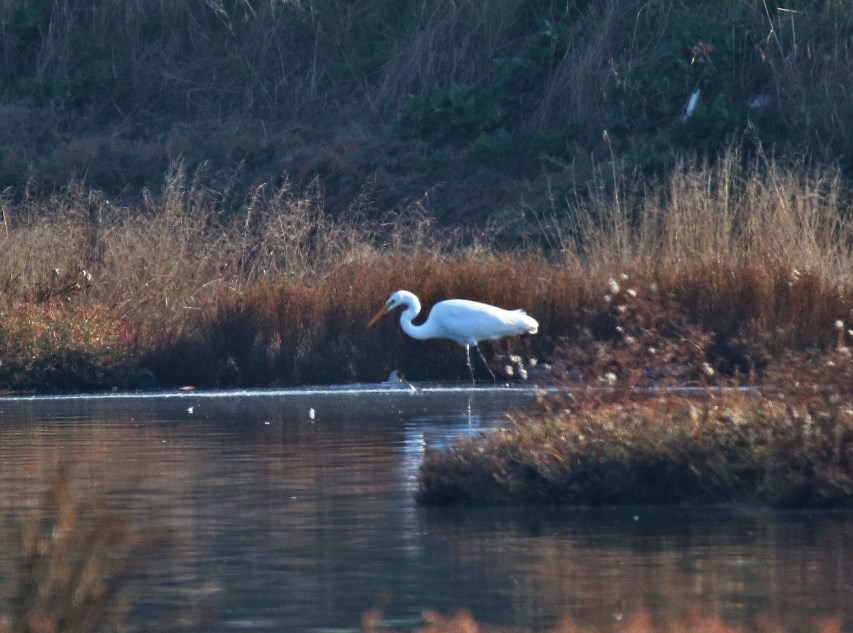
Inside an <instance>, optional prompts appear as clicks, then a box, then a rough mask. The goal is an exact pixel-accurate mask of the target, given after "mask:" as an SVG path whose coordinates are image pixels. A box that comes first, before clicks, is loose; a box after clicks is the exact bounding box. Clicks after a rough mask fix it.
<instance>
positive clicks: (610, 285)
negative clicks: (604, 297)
mask: <svg viewBox="0 0 853 633" xmlns="http://www.w3.org/2000/svg"><path fill="white" fill-rule="evenodd" d="M607 290H608V291H610V294H612V295H615V294H618V292H619V282H618V281H616V280H615V279H613V277H609V278H608V279H607Z"/></svg>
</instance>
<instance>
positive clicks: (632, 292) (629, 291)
mask: <svg viewBox="0 0 853 633" xmlns="http://www.w3.org/2000/svg"><path fill="white" fill-rule="evenodd" d="M625 292H627V293H628V296H629V297H631V298H632V299H633V298H634V297H636V296H637V291H636V290H634V289H633V288H628V290H626V291H625Z"/></svg>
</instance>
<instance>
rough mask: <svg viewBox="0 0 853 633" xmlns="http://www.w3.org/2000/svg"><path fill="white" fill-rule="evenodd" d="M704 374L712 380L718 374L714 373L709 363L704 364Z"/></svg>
mask: <svg viewBox="0 0 853 633" xmlns="http://www.w3.org/2000/svg"><path fill="white" fill-rule="evenodd" d="M702 373H703V374H705V375H706V376H708V377H709V378H710V377H711V376H713V375H714V374H715V373H716V372H714V368H713V367H711V365H709V364H708V363H702Z"/></svg>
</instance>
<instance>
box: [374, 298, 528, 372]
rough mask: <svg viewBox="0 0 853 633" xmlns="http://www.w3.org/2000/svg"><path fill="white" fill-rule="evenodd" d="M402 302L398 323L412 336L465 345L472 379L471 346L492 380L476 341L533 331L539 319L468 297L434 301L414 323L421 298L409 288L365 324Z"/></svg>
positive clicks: (399, 305) (391, 299)
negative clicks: (421, 318) (470, 299)
mask: <svg viewBox="0 0 853 633" xmlns="http://www.w3.org/2000/svg"><path fill="white" fill-rule="evenodd" d="M401 306H405V307H406V309H405V310H403V313H402V314H401V315H400V327H402V328H403V331H404V332H405V333H406V334H408V335H409V336H411V337H412V338H415V339H428V338H446V339H450V340H451V341H454V342H455V343H458V344H459V345H461V346H463V347H464V348H465V360H466V361H467V363H468V370H469V371H470V372H471V382H472V383H473V382H474V368H473V367H472V366H471V347H472V346H473V347H474V348H476V350H477V353H478V354H479V355H480V358H481V359H482V360H483V364H484V365H485V366H486V369H487V370H488V371H489V374H491V376H492V380H493V381H494V380H495V375H494V373H493V372H492V370H491V369H490V368H489V364H488V363H487V362H486V359H485V357H484V356H483V352H481V351H480V347H479V345H478V344H479V342H480V341H488V340H495V339H500V338H504V337H506V336H516V335H519V334H536V332H537V331H538V330H539V323H537V322H536V319H534V318H533V317H531V316H528V314H527V313H526V312H524V310H504V309H503V308H498V307H495V306H492V305H489V304H487V303H479V302H477V301H468V300H467V299H449V300H447V301H440V302H438V303H436V304H435V305H434V306H433V307H432V310H430V313H429V317H428V318H427V320H426V321H425V322H424V323H423V324H421V325H415V324H414V323H412V320H413V319H414V318H415V317H416V316H417V315H418V313H420V311H421V302H420V301H419V300H418V298H417V297H416V296H415V295H414V294H412V293H411V292H409V291H408V290H398V291H397V292H395V293H394V294H392V295H391V297H389V299H388V301H386V302H385V305H384V306H382V308H380V310H379V312H377V313H376V314H375V315H373V318H372V319H370V322H369V323H368V324H367V327H371V326H372V325H373V324H374V323H376V322H377V321H378V320H379V319H380V318H381V317H382V316H383V315H384V314H386V313H388V312H390V311H391V310H394V309H395V308H399V307H401Z"/></svg>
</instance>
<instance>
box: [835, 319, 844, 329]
mask: <svg viewBox="0 0 853 633" xmlns="http://www.w3.org/2000/svg"><path fill="white" fill-rule="evenodd" d="M835 329H836V330H843V329H844V321H842V320H841V319H838V320H837V321H836V322H835Z"/></svg>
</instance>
